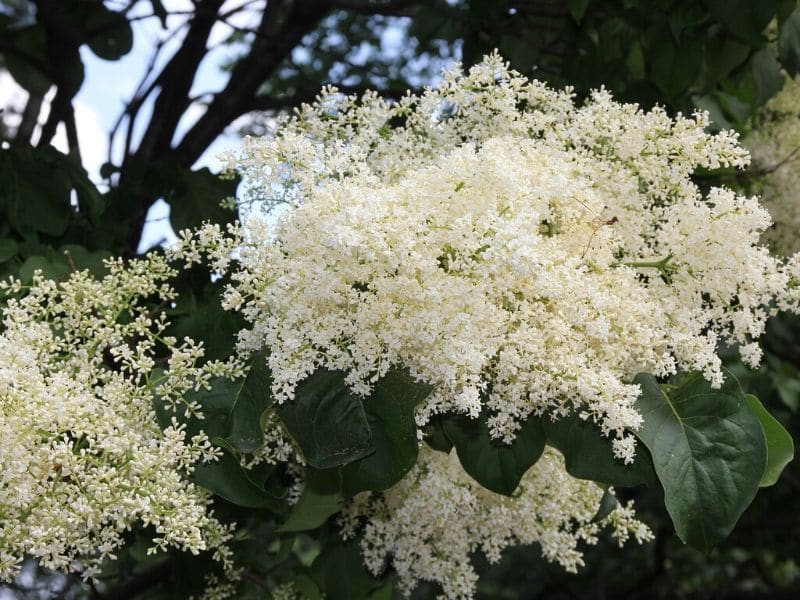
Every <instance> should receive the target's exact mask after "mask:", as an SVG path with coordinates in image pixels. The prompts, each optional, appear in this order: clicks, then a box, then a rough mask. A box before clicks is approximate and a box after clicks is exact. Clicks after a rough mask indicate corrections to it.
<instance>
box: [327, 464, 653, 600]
mask: <svg viewBox="0 0 800 600" xmlns="http://www.w3.org/2000/svg"><path fill="white" fill-rule="evenodd" d="M602 496H603V489H602V488H601V487H599V486H598V485H596V484H594V483H592V482H590V481H580V480H578V479H574V478H572V477H570V476H569V475H567V473H566V472H565V471H564V465H563V459H562V458H561V455H560V454H559V453H558V452H556V451H555V450H552V449H547V450H546V451H545V453H544V455H543V456H542V458H540V459H539V461H538V462H537V463H536V464H535V465H534V466H533V467H531V469H530V470H529V471H528V472H527V473H526V474H525V477H524V478H523V479H522V482H521V483H520V487H519V489H518V490H517V493H516V494H515V496H514V497H513V498H508V497H506V496H501V495H499V494H495V493H493V492H490V491H489V490H487V489H485V488H483V487H481V486H480V485H478V484H477V483H475V481H474V480H472V479H471V478H470V477H469V476H468V475H466V474H465V473H464V471H463V469H462V468H461V466H460V465H459V462H458V458H457V457H456V454H455V452H452V453H450V454H449V455H448V454H444V453H442V452H436V451H433V450H423V452H422V453H421V455H420V460H419V462H418V464H417V466H416V467H415V468H414V469H413V470H412V471H411V473H409V475H408V476H407V477H406V478H405V479H404V480H403V481H402V482H400V483H399V484H397V485H396V486H395V487H393V488H392V489H391V490H389V491H388V492H386V493H384V494H379V495H372V496H371V495H369V494H362V495H360V496H358V497H357V498H356V499H355V501H354V502H353V504H351V505H350V507H349V508H348V509H347V511H346V512H345V514H344V516H343V518H342V525H343V531H344V533H345V535H346V536H351V535H353V534H354V532H355V531H356V528H357V527H359V526H360V524H361V521H362V519H363V520H364V521H365V522H366V524H365V526H364V533H363V537H362V539H361V548H362V552H363V555H364V561H365V563H366V565H367V567H368V568H369V569H370V571H372V572H373V573H374V574H376V575H379V574H380V573H381V572H382V571H383V570H384V569H385V567H386V566H387V564H391V566H392V567H393V568H394V569H396V570H397V574H398V577H399V584H400V586H399V587H400V590H401V591H402V592H403V593H404V594H409V593H410V592H411V590H412V589H413V588H414V587H415V586H416V584H417V583H418V582H419V581H433V582H436V583H439V584H440V585H441V586H442V591H443V597H446V598H471V597H472V596H473V595H474V593H475V585H476V583H477V579H478V576H477V573H476V572H475V569H474V567H473V566H472V562H471V556H472V554H473V553H474V552H475V551H478V550H480V551H481V552H482V553H483V554H484V555H485V556H486V558H487V559H488V560H489V562H491V563H495V562H497V561H499V560H500V553H501V552H502V551H503V549H504V548H506V547H508V546H514V545H517V544H523V545H524V544H533V543H537V544H539V546H540V547H541V551H542V556H544V558H546V559H547V560H549V561H552V562H557V563H559V564H561V565H562V566H563V567H564V568H565V569H566V570H568V571H573V572H574V571H575V570H576V569H577V568H578V567H579V566H581V565H583V559H582V554H581V552H580V550H579V549H578V544H579V542H580V541H581V540H583V541H585V542H587V543H590V544H593V543H595V542H596V541H597V534H598V533H599V532H600V530H601V529H602V528H604V527H606V526H608V527H610V529H611V532H612V534H613V535H614V536H615V537H616V538H617V539H618V540H619V541H620V543H622V542H624V541H625V540H627V539H628V538H629V537H630V536H634V537H635V538H636V539H637V540H638V541H639V542H644V541H647V540H650V539H652V533H651V532H650V530H649V529H648V528H647V527H646V526H645V525H643V524H642V523H640V522H639V521H637V520H636V519H635V518H634V517H633V510H632V506H630V505H628V506H626V507H623V506H618V507H617V508H616V509H615V510H614V511H612V512H611V513H610V514H609V515H608V516H606V517H604V518H602V519H600V520H599V521H597V522H594V521H593V518H594V516H595V514H596V513H597V507H598V505H599V504H600V499H601V498H602Z"/></svg>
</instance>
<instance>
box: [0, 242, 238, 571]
mask: <svg viewBox="0 0 800 600" xmlns="http://www.w3.org/2000/svg"><path fill="white" fill-rule="evenodd" d="M107 267H108V268H109V274H108V275H107V276H106V277H105V278H103V279H102V280H96V279H94V278H93V277H92V276H90V275H89V274H88V272H80V273H74V274H72V275H71V276H70V277H69V279H67V280H66V281H64V282H62V283H57V282H54V281H50V280H46V279H43V278H41V277H39V276H37V277H35V278H34V281H33V284H32V285H31V286H30V287H25V286H23V285H22V284H21V282H19V281H15V280H11V281H7V282H3V283H2V284H0V288H2V289H1V290H0V293H6V294H10V296H9V297H8V298H7V301H6V303H5V306H4V307H3V313H2V314H3V323H2V331H0V439H2V441H3V443H2V444H0V580H10V579H12V578H13V577H14V576H15V574H16V573H17V572H18V569H19V566H20V563H21V562H22V560H23V559H24V558H25V557H34V558H36V559H37V560H38V561H39V562H40V564H42V565H43V566H45V567H48V568H52V569H57V570H59V571H62V572H76V571H77V572H80V573H81V574H82V576H83V577H86V578H92V577H94V576H95V575H96V574H97V573H98V570H99V567H100V565H101V563H102V562H103V561H104V560H106V559H109V558H114V557H115V552H116V550H117V549H118V548H119V547H120V546H121V545H122V543H123V541H124V540H123V535H124V533H125V532H126V531H128V530H130V529H132V528H134V527H146V526H151V527H152V530H153V532H154V535H155V537H154V539H153V547H152V550H153V551H157V550H159V549H166V548H167V547H176V548H180V549H183V550H186V551H189V552H192V553H198V552H201V551H206V550H208V551H213V552H214V555H215V558H216V559H217V560H219V561H221V562H222V563H223V564H224V565H225V568H226V569H227V570H228V572H229V573H230V572H232V571H231V568H232V567H231V563H230V556H229V553H230V550H229V549H228V547H227V546H226V541H227V540H228V539H229V538H230V535H231V533H230V530H229V528H228V527H227V526H224V525H222V524H221V523H220V522H218V521H217V520H216V519H215V518H214V515H213V512H212V511H211V509H210V503H211V500H210V496H209V495H208V494H207V493H206V492H204V491H203V490H201V489H199V488H197V487H195V486H194V485H193V484H192V483H189V482H188V481H187V479H186V475H187V474H188V473H190V472H191V471H192V470H193V468H194V467H193V465H194V463H195V462H196V461H198V460H213V459H214V458H215V457H216V454H217V452H218V449H215V448H214V447H212V446H211V445H210V443H209V441H208V439H207V438H206V437H205V436H204V435H197V436H194V437H192V438H191V439H187V436H186V435H185V432H184V429H185V427H184V426H183V425H179V424H178V421H177V420H176V419H175V418H173V420H172V425H170V426H168V427H167V428H166V429H164V430H162V429H161V427H159V425H158V423H157V421H156V417H155V413H154V411H153V397H154V395H155V394H158V395H160V396H161V397H162V398H164V399H165V401H167V403H168V404H172V405H174V406H176V407H180V409H181V410H185V411H190V412H196V411H197V407H196V406H194V405H192V404H186V403H185V402H184V401H183V396H184V394H185V392H186V391H187V390H189V389H199V388H201V387H205V386H206V385H207V383H208V381H209V378H210V377H212V376H216V375H225V374H229V375H234V374H235V373H236V371H237V368H238V367H237V366H236V364H235V363H234V362H231V363H217V362H207V363H205V364H204V365H202V366H200V365H199V364H198V360H199V359H200V358H201V357H202V355H203V350H202V347H199V346H198V345H196V344H194V343H192V342H191V341H190V340H186V341H185V342H183V343H179V342H177V341H176V340H174V339H169V338H167V337H165V336H163V332H164V328H165V326H166V320H165V317H164V314H163V311H161V312H159V311H157V310H156V311H153V308H154V304H153V303H152V302H150V303H148V302H145V299H146V298H148V299H149V300H150V301H152V300H153V299H154V298H158V300H156V302H158V301H163V302H169V301H170V300H171V299H172V298H173V292H172V290H171V289H170V288H169V286H168V285H167V284H166V283H165V281H166V280H167V279H168V278H169V277H171V276H172V275H174V271H173V270H172V269H171V268H170V267H169V266H168V265H167V263H166V261H165V260H164V259H163V258H159V257H157V256H155V255H151V256H149V257H148V258H145V259H142V260H136V261H131V262H130V263H127V264H123V262H122V261H109V262H107ZM156 313H158V314H156ZM159 344H162V346H161V348H162V349H166V352H167V357H168V359H167V361H166V365H165V369H162V370H158V369H156V368H155V363H154V360H155V359H154V356H155V351H156V349H157V347H158V345H159Z"/></svg>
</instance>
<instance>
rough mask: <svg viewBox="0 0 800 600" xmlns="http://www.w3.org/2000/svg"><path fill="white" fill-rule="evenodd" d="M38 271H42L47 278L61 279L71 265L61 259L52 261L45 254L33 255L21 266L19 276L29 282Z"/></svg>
mask: <svg viewBox="0 0 800 600" xmlns="http://www.w3.org/2000/svg"><path fill="white" fill-rule="evenodd" d="M36 271H41V272H42V277H44V278H45V279H59V278H60V277H62V276H64V275H66V274H67V273H68V272H69V267H67V265H66V264H64V263H63V262H61V261H51V260H49V259H47V258H45V257H44V256H31V257H29V258H27V259H25V262H23V263H22V265H21V266H20V268H19V272H18V274H19V278H20V279H21V280H22V281H23V282H25V283H29V282H30V281H31V280H33V274H34V273H35V272H36Z"/></svg>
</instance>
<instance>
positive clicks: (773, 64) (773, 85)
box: [750, 46, 784, 106]
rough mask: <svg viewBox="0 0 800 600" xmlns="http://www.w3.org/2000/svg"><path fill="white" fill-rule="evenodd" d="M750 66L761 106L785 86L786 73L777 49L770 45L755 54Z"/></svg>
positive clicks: (757, 101)
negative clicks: (784, 73)
mask: <svg viewBox="0 0 800 600" xmlns="http://www.w3.org/2000/svg"><path fill="white" fill-rule="evenodd" d="M750 68H751V70H752V73H753V80H754V81H755V85H756V93H757V96H756V103H757V104H756V106H761V105H762V104H764V103H765V102H766V101H767V100H769V99H770V98H772V97H773V96H774V95H775V94H777V93H778V92H779V91H780V90H781V88H782V87H783V83H784V75H783V73H782V71H781V64H780V63H779V62H778V57H777V56H776V54H775V50H774V49H772V48H770V47H769V46H768V47H766V48H762V49H761V50H759V51H758V52H756V53H755V54H753V56H752V58H751V59H750Z"/></svg>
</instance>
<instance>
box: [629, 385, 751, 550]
mask: <svg viewBox="0 0 800 600" xmlns="http://www.w3.org/2000/svg"><path fill="white" fill-rule="evenodd" d="M634 381H635V382H636V383H638V384H639V385H640V386H641V388H642V393H641V395H640V396H639V398H638V399H637V401H636V407H637V409H638V410H639V412H640V413H641V414H642V417H644V423H643V425H642V427H641V428H640V429H639V430H638V431H637V432H636V435H637V436H638V437H639V439H640V440H642V442H644V444H645V445H646V446H647V448H648V449H649V450H650V453H651V454H652V456H653V464H654V465H655V469H656V474H657V475H658V478H659V480H660V481H661V485H662V486H663V488H664V503H665V504H666V507H667V511H668V512H669V514H670V517H671V518H672V522H673V524H674V525H675V530H676V532H677V534H678V536H679V537H680V538H681V539H682V540H683V541H684V542H685V543H687V544H689V545H691V546H694V547H695V548H699V549H701V550H704V551H706V552H708V551H709V550H710V549H711V548H712V547H714V545H716V544H717V543H719V542H720V541H722V540H723V539H725V537H727V535H728V534H729V533H730V531H731V530H732V529H733V526H734V525H735V524H736V521H737V520H738V519H739V516H740V515H741V514H742V512H743V511H744V509H745V508H747V506H748V505H749V504H750V502H751V501H752V500H753V497H754V496H755V494H756V492H757V491H758V485H759V481H760V479H761V475H762V474H763V473H764V469H765V466H766V464H767V448H766V443H765V440H764V433H763V431H762V428H761V424H760V423H759V421H758V419H757V418H756V416H755V415H754V414H753V413H752V412H751V411H750V409H749V407H748V405H747V401H746V399H745V397H744V393H743V392H742V389H741V387H740V386H739V383H738V382H737V381H736V379H735V378H734V377H733V375H732V374H730V373H727V372H726V377H725V383H724V384H723V386H722V387H721V388H720V389H718V390H715V389H712V388H711V386H710V384H709V383H708V382H707V381H706V380H705V379H703V376H702V375H701V374H698V373H693V374H690V375H688V376H686V377H683V378H682V379H680V380H679V381H678V383H677V384H676V385H673V386H663V387H662V386H659V384H658V382H657V381H656V379H655V378H654V377H653V376H652V375H648V374H644V373H642V374H639V375H637V376H636V379H635V380H634Z"/></svg>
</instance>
